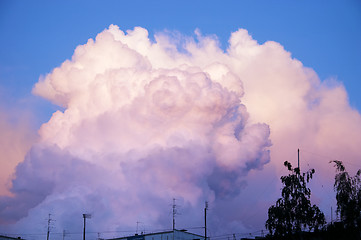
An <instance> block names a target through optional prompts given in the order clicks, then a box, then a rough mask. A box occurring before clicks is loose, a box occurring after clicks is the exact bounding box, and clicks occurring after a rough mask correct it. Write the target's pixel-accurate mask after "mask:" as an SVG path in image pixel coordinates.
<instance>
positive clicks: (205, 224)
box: [204, 201, 208, 240]
mask: <svg viewBox="0 0 361 240" xmlns="http://www.w3.org/2000/svg"><path fill="white" fill-rule="evenodd" d="M207 210H208V202H207V201H206V206H205V208H204V240H207Z"/></svg>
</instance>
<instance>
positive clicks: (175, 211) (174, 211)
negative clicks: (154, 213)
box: [172, 198, 177, 232]
mask: <svg viewBox="0 0 361 240" xmlns="http://www.w3.org/2000/svg"><path fill="white" fill-rule="evenodd" d="M176 207H177V205H176V204H175V198H173V205H172V209H173V232H174V230H175V215H176V214H177V209H176Z"/></svg>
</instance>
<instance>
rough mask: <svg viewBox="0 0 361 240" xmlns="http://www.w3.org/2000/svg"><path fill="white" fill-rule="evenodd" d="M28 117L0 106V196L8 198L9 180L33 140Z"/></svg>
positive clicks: (33, 134) (33, 135)
mask: <svg viewBox="0 0 361 240" xmlns="http://www.w3.org/2000/svg"><path fill="white" fill-rule="evenodd" d="M28 119H29V116H27V115H26V114H21V113H19V112H18V111H17V110H6V109H4V108H2V107H1V106H0V132H1V134H0V152H1V156H0V165H1V170H0V171H1V174H0V195H7V196H10V195H11V193H10V192H9V190H8V189H9V188H10V187H11V178H12V175H13V174H14V172H15V167H16V165H17V164H18V163H20V162H21V161H23V160H24V157H25V154H26V152H27V151H28V150H29V149H30V147H31V144H33V142H34V140H35V133H34V132H33V131H32V130H31V127H30V126H29V124H28Z"/></svg>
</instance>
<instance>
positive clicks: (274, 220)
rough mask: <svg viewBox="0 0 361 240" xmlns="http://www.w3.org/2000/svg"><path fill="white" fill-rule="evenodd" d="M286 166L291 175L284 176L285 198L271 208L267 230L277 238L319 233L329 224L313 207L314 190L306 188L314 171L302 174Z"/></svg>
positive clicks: (282, 178)
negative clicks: (302, 233)
mask: <svg viewBox="0 0 361 240" xmlns="http://www.w3.org/2000/svg"><path fill="white" fill-rule="evenodd" d="M284 165H285V166H286V167H287V169H288V170H289V171H290V174H289V175H287V176H282V177H281V181H282V183H283V188H282V197H281V198H279V199H278V200H277V202H276V204H275V205H273V206H271V207H270V208H269V209H268V220H267V222H266V228H267V229H268V230H269V231H270V234H271V235H275V236H286V235H290V234H294V233H297V232H301V231H305V230H308V231H314V230H318V229H319V228H320V227H322V226H323V225H324V224H325V223H326V221H325V216H324V214H323V213H322V212H321V210H320V209H319V208H318V207H317V206H316V205H311V201H310V197H311V190H310V189H309V188H308V187H307V186H306V183H308V182H309V181H310V179H312V176H313V174H314V173H315V170H314V169H311V170H309V171H307V172H306V173H302V174H300V170H299V168H292V165H291V163H289V162H287V161H286V162H284Z"/></svg>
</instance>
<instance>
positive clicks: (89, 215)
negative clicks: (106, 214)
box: [83, 213, 92, 240]
mask: <svg viewBox="0 0 361 240" xmlns="http://www.w3.org/2000/svg"><path fill="white" fill-rule="evenodd" d="M91 217H92V215H91V214H87V213H85V214H83V218H84V230H83V240H85V219H86V218H91Z"/></svg>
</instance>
